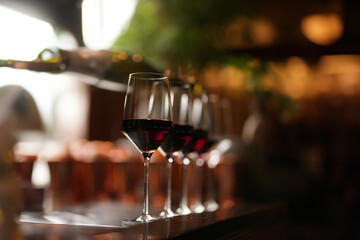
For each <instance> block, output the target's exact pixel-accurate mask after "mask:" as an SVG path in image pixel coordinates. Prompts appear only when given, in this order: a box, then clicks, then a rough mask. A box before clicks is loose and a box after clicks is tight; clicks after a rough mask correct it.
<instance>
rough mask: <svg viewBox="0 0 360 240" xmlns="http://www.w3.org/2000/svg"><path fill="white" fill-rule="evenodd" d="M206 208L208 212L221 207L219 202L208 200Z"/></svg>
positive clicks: (205, 204)
mask: <svg viewBox="0 0 360 240" xmlns="http://www.w3.org/2000/svg"><path fill="white" fill-rule="evenodd" d="M204 206H205V209H206V211H208V212H214V211H216V210H217V209H218V208H219V204H217V202H215V201H207V202H205V203H204Z"/></svg>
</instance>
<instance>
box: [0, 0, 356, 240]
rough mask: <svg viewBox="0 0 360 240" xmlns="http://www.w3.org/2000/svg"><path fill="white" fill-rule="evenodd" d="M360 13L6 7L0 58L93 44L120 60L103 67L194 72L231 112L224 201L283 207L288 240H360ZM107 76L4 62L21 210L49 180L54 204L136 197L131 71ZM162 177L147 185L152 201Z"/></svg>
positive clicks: (203, 4)
mask: <svg viewBox="0 0 360 240" xmlns="http://www.w3.org/2000/svg"><path fill="white" fill-rule="evenodd" d="M359 11H360V3H358V1H355V0H315V1H309V0H301V1H300V0H296V1H292V2H289V1H284V0H273V1H265V0H254V1H244V0H236V1H235V0H230V1H225V2H224V1H219V0H198V1H184V0H171V1H170V0H168V1H163V0H123V1H117V0H53V1H46V0H1V1H0V32H1V37H0V59H2V60H7V59H15V60H23V61H32V60H34V59H37V57H38V54H39V53H40V52H41V51H42V50H43V49H45V48H47V49H63V50H65V51H69V52H71V51H77V50H78V49H86V50H88V51H94V52H99V51H100V52H101V51H102V50H107V51H109V52H116V54H115V55H110V56H112V57H111V58H108V59H106V60H104V61H107V63H109V64H112V65H111V66H113V65H114V64H115V65H116V66H117V67H119V68H122V67H123V68H126V65H125V66H124V65H121V63H122V62H121V61H122V60H124V59H130V58H131V61H133V62H137V63H139V62H144V63H147V64H149V65H151V66H152V67H154V68H155V69H159V70H164V69H173V68H174V67H180V68H182V69H188V68H190V69H191V71H192V73H193V78H192V79H191V81H195V83H196V86H202V87H204V88H205V89H206V90H207V91H208V93H209V94H216V95H217V96H219V98H220V99H226V101H227V103H228V106H230V110H229V111H228V112H227V115H226V119H228V120H229V124H230V125H229V124H228V125H227V126H228V127H229V129H230V130H229V129H228V133H230V135H231V139H232V142H233V146H232V148H230V149H229V150H228V151H227V152H226V153H224V154H223V156H222V158H223V161H221V162H220V163H219V166H218V167H219V168H218V173H217V176H218V185H219V186H223V187H222V188H221V189H223V190H224V189H225V190H224V191H225V192H221V193H219V196H218V198H219V201H220V203H221V204H223V205H224V206H228V205H229V206H230V205H231V204H234V203H235V202H239V201H243V202H265V201H273V200H286V201H287V203H288V220H289V222H288V224H289V229H288V230H289V238H290V239H358V238H359V237H360V234H359V231H358V229H359V225H360V219H359V216H360V208H359V207H360V188H359V187H360V177H359V173H358V172H359V170H360V162H359V161H360V148H359V145H358V144H359V143H360V112H359V109H360V95H359V93H360V44H359V43H360V28H359V27H358V26H357V25H358V23H359V22H360V15H359ZM80 55H81V54H80ZM82 57H84V58H87V57H89V56H87V55H86V56H82ZM90 58H91V56H90ZM58 60H59V59H57V60H56V61H58ZM88 64H90V65H91V64H92V62H91V61H89V62H88ZM189 66H190V67H189ZM92 67H93V68H100V67H102V66H99V65H96V64H95V65H94V66H92ZM18 68H20V67H18ZM85 73H86V72H85ZM102 73H104V72H102ZM105 73H106V70H105ZM104 76H105V77H106V76H107V75H106V74H102V75H99V74H98V75H96V76H94V75H91V74H84V73H80V74H79V73H76V71H75V72H74V71H64V72H61V73H58V74H56V73H51V72H50V73H49V72H41V71H40V72H39V71H29V70H26V69H22V70H19V69H13V68H8V67H0V86H1V91H0V98H1V99H2V102H1V103H0V105H1V106H3V107H2V108H1V109H5V110H3V111H2V112H0V124H1V128H2V129H7V130H8V131H3V132H1V133H0V134H1V139H0V143H1V147H0V149H1V150H2V151H3V152H4V151H5V150H6V149H8V146H15V147H14V149H15V150H14V153H15V163H16V165H15V166H16V171H17V173H18V177H20V179H21V180H22V184H23V186H22V189H23V191H25V192H26V191H28V192H27V193H26V194H25V196H26V200H25V201H24V202H25V208H26V207H27V208H28V209H30V210H34V209H40V208H42V207H43V206H36V204H35V203H37V202H38V201H37V199H36V196H38V194H34V191H35V192H36V191H41V190H39V189H43V188H44V186H48V185H51V186H52V189H53V192H54V199H55V200H56V199H57V200H58V202H56V201H55V202H54V201H53V202H52V205H53V206H52V207H54V206H55V207H56V206H57V207H61V206H64V205H66V204H68V203H74V202H81V201H85V200H91V199H106V198H112V199H113V198H116V199H117V198H120V199H122V200H124V201H136V199H137V197H136V196H137V195H136V194H133V193H134V191H135V192H136V191H137V190H136V189H137V186H136V184H137V185H139V186H141V179H140V180H139V179H138V178H139V177H140V178H141V171H140V173H138V172H136V171H135V170H134V169H136V168H137V167H136V166H138V165H136V164H141V161H140V160H139V159H140V158H139V156H138V154H137V153H136V151H135V150H134V149H133V148H132V147H131V145H129V144H128V142H127V141H126V140H124V136H123V135H122V133H121V119H122V107H123V101H124V94H125V93H124V84H126V81H127V76H125V75H119V76H115V78H116V82H114V81H112V82H110V81H102V82H101V84H99V80H102V79H103V78H104ZM94 83H96V84H94ZM14 119H15V120H14ZM10 123H11V124H10ZM9 136H11V137H12V138H9ZM5 139H6V140H5ZM10 139H11V143H10V142H7V141H10ZM3 149H5V150H3ZM158 159H159V160H158V161H159V162H161V161H162V160H161V156H159V157H158ZM40 160H45V162H47V163H48V166H49V170H41V169H44V167H43V166H42V165H41V162H44V161H40ZM4 162H6V161H4ZM104 162H105V163H104ZM109 162H110V163H112V164H110V165H109V164H108V163H109ZM126 162H131V163H134V164H135V167H134V165H121V164H124V163H126ZM156 162H157V161H154V164H153V165H154V166H155V165H156ZM60 163H62V164H60ZM88 163H92V164H90V165H89V164H88ZM101 163H103V164H101ZM84 164H85V165H86V164H88V165H86V166H85V167H84V166H83V165H84ZM99 164H100V165H99ZM3 165H4V166H5V165H6V163H3ZM35 165H37V167H36V169H40V170H37V171H40V173H36V171H35ZM99 166H102V167H103V168H104V169H107V170H106V171H107V172H106V174H104V173H103V174H101V173H100V174H99V173H94V172H93V171H94V169H100V167H99ZM234 166H235V167H234ZM158 167H159V168H161V167H162V166H158ZM45 168H46V167H45ZM3 169H5V168H3ZM229 169H232V171H231V172H230V173H229V172H228V171H229ZM4 171H5V170H4ZM4 171H3V172H0V175H1V174H2V178H1V179H5V177H4V176H6V174H5V173H4ZM47 171H48V173H47V174H44V172H45V173H46V172H47ZM98 171H99V170H98ZM104 171H105V170H104ZM109 172H111V173H112V174H109ZM130 173H131V174H130ZM125 175H126V176H125ZM127 175H128V176H127ZM178 175H179V174H178ZM228 175H230V176H231V177H230V180H229V179H227V180H226V181H225V178H224V176H228ZM60 176H61V177H60ZM63 176H67V177H63ZM105 176H106V177H105ZM109 176H110V177H109ZM124 176H125V177H124ZM152 176H156V174H152ZM176 177H177V174H175V178H176ZM154 178H155V177H154ZM223 178H224V179H223ZM84 179H86V180H84ZM89 179H90V180H89ZM120 179H121V180H120ZM124 179H137V180H127V181H126V180H124ZM89 181H92V183H91V184H90V183H89ZM69 182H72V183H73V184H70V183H69ZM161 182H163V179H161V177H158V179H157V180H156V179H155V180H153V179H152V180H150V183H153V186H152V188H153V192H154V194H153V195H154V197H153V199H156V191H157V190H158V191H162V190H161V189H163V186H161V187H159V186H157V184H158V185H161ZM74 183H75V184H74ZM29 184H30V185H31V186H29ZM174 184H175V189H176V186H177V185H176V184H177V182H176V181H175V183H174ZM70 185H72V188H74V189H72V190H71V191H70V192H69V191H67V190H66V189H68V188H69V186H70ZM34 186H35V187H34ZM36 186H37V187H36ZM86 186H87V187H86ZM24 189H25V190H24ZM34 189H35V190H34ZM64 189H65V190H64ZM104 189H105V190H106V191H105V192H104ZM159 189H160V190H159ZM140 190H141V189H140ZM43 194H45V193H43ZM56 194H57V195H56ZM175 194H176V191H175ZM29 196H30V197H29ZM158 199H160V200H159V201H160V202H161V201H163V195H161V193H159V194H158ZM156 201H157V200H154V202H155V203H156ZM26 204H27V205H26ZM159 205H162V203H159ZM23 207H24V204H23Z"/></svg>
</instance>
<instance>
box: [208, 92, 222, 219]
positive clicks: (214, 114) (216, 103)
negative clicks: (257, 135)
mask: <svg viewBox="0 0 360 240" xmlns="http://www.w3.org/2000/svg"><path fill="white" fill-rule="evenodd" d="M208 113H209V123H210V129H211V130H210V131H209V139H211V140H210V142H211V143H212V149H208V150H211V151H209V153H208V154H207V155H208V156H207V161H206V163H207V166H208V169H207V170H208V178H207V201H206V202H205V203H204V206H205V208H206V210H207V211H210V212H212V211H215V210H216V209H218V207H219V204H218V203H217V202H216V200H215V172H214V171H215V167H216V166H217V164H218V163H219V161H220V156H221V151H220V150H219V149H218V147H219V144H220V143H221V141H222V140H223V138H224V126H223V125H224V124H223V121H224V116H223V113H222V106H221V99H220V98H219V96H217V95H215V94H211V95H209V103H208Z"/></svg>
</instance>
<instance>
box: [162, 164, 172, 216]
mask: <svg viewBox="0 0 360 240" xmlns="http://www.w3.org/2000/svg"><path fill="white" fill-rule="evenodd" d="M172 163H173V159H172V158H171V157H169V158H168V163H167V170H168V180H167V189H166V201H165V208H164V210H165V211H168V210H170V209H171V179H172Z"/></svg>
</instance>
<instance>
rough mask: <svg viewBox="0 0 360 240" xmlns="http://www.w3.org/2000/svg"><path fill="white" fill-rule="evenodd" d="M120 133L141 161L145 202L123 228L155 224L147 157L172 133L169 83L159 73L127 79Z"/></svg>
mask: <svg viewBox="0 0 360 240" xmlns="http://www.w3.org/2000/svg"><path fill="white" fill-rule="evenodd" d="M122 131H123V133H124V134H125V136H126V137H127V138H128V139H129V140H130V141H131V142H132V143H133V144H134V145H135V147H136V148H137V149H138V150H139V152H140V153H142V155H143V157H144V202H143V210H142V215H141V216H140V217H139V218H137V219H135V220H131V221H124V224H131V223H137V222H139V223H144V222H149V221H152V220H155V218H153V217H152V216H150V215H149V163H150V157H151V156H152V154H153V153H154V152H155V151H156V150H157V149H158V147H159V146H160V145H161V144H162V143H163V142H164V141H165V139H166V137H167V136H168V135H169V134H170V133H171V132H172V131H173V122H172V106H171V99H170V92H169V79H168V77H167V76H166V75H164V74H160V73H132V74H130V76H129V82H128V87H127V91H126V98H125V103H124V115H123V122H122Z"/></svg>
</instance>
